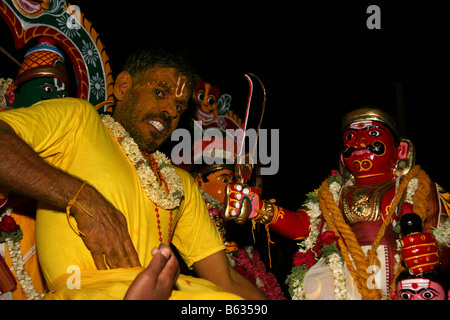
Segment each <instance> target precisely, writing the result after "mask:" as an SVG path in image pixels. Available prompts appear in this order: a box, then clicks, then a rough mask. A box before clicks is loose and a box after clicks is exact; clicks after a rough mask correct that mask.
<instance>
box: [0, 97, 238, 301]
mask: <svg viewBox="0 0 450 320" xmlns="http://www.w3.org/2000/svg"><path fill="white" fill-rule="evenodd" d="M0 120H3V121H5V122H7V123H8V124H9V125H10V126H11V127H12V128H13V129H14V130H15V132H16V133H17V134H18V135H19V136H20V137H21V138H22V139H23V140H24V141H25V142H26V143H27V144H28V145H30V146H31V147H32V148H33V149H34V150H35V151H36V152H37V153H38V154H39V155H40V156H41V157H42V158H43V159H44V160H45V161H47V162H48V163H50V164H51V165H53V166H56V167H58V168H60V169H62V170H64V171H66V172H69V173H70V174H71V175H74V176H77V177H79V178H80V179H82V180H84V181H87V182H88V183H89V184H91V185H92V186H94V187H95V188H96V189H97V190H99V192H100V193H102V195H103V196H104V197H105V198H106V199H107V200H109V201H110V202H111V203H113V204H114V205H115V206H116V208H117V209H118V210H120V211H121V212H122V213H123V214H124V215H125V217H126V219H127V223H128V230H129V233H130V236H131V239H132V241H133V244H134V246H135V248H136V251H137V253H138V256H139V260H140V262H141V265H142V266H144V267H145V266H148V264H149V263H150V261H151V259H152V255H151V250H152V249H153V248H155V247H158V246H159V236H158V231H157V230H158V229H157V228H158V225H157V222H156V221H157V219H156V212H155V205H154V204H153V202H151V201H150V200H149V199H148V197H147V195H146V194H145V191H144V190H143V188H142V187H141V183H140V180H139V177H138V175H137V173H136V170H135V168H134V167H133V165H132V163H131V161H130V160H129V159H128V157H127V156H126V154H125V153H124V152H123V150H122V147H121V146H120V144H119V143H118V142H117V141H116V140H115V139H114V138H113V136H112V135H111V133H110V132H109V131H108V129H107V128H106V127H105V126H104V125H103V123H102V121H101V119H100V116H99V115H98V113H97V111H96V110H95V109H94V107H93V106H92V105H91V104H89V103H88V102H87V101H84V100H80V99H73V98H63V99H55V100H47V101H41V102H38V103H36V104H35V105H33V106H31V107H28V108H19V109H15V110H11V111H8V112H2V113H1V114H0ZM176 172H177V174H178V175H179V176H180V178H181V182H182V183H183V186H184V194H185V195H184V199H183V201H182V202H181V205H180V206H179V207H178V208H177V209H176V210H173V213H172V219H173V221H172V225H173V226H175V227H174V230H173V237H172V243H173V244H174V245H175V246H176V248H177V249H178V251H179V252H180V255H181V257H182V258H183V260H184V261H185V262H186V264H187V265H188V267H191V266H192V264H193V263H195V262H197V261H200V260H202V259H204V258H206V257H208V256H209V255H211V254H213V253H216V252H218V251H221V250H225V246H224V245H223V242H222V240H221V238H220V235H219V233H218V231H217V229H216V227H215V226H214V224H213V223H212V221H211V219H210V218H209V214H208V211H207V209H206V206H205V204H204V201H203V199H202V197H201V195H200V192H199V191H198V189H197V187H196V185H195V183H194V181H193V179H192V177H191V176H190V175H189V174H188V173H187V172H185V171H183V170H180V169H176ZM158 213H159V215H160V218H159V219H160V226H161V232H162V236H161V237H162V239H163V242H164V243H167V242H168V233H169V232H168V228H169V212H167V211H166V210H163V209H161V208H158ZM71 219H73V218H72V217H71ZM71 223H72V224H73V225H76V222H75V220H74V219H73V221H71ZM36 243H37V251H38V253H39V262H40V264H41V268H42V271H43V274H44V277H45V280H46V282H47V285H48V287H49V288H50V290H51V292H50V293H49V294H48V295H47V298H62V299H122V298H123V297H124V295H125V292H126V290H127V288H128V287H129V285H130V284H131V282H132V281H133V279H134V278H135V277H136V275H137V274H138V273H139V272H140V271H141V270H142V269H139V268H133V269H117V270H105V271H97V270H96V267H95V264H94V261H93V259H92V256H91V254H90V252H89V250H88V249H87V248H86V246H85V245H84V242H83V240H82V238H81V237H80V236H79V235H77V234H76V233H75V232H74V231H73V230H72V228H71V227H70V225H69V223H68V221H67V217H66V215H65V212H63V211H54V210H52V209H50V208H48V207H46V205H44V204H39V207H38V212H37V219H36ZM71 270H79V271H80V284H79V285H80V289H76V288H73V289H71V288H72V286H68V285H67V280H68V279H69V280H70V277H71V276H72V275H73V276H75V274H74V273H72V271H71ZM178 282H179V290H176V291H174V293H173V295H172V297H171V298H173V299H194V298H195V297H198V298H199V299H215V298H217V299H234V298H239V297H237V296H235V295H232V294H228V293H225V292H223V291H222V290H221V289H220V288H218V287H216V286H215V285H213V284H212V283H210V282H208V281H206V280H203V279H196V278H191V277H188V278H186V277H185V276H180V280H179V281H178Z"/></svg>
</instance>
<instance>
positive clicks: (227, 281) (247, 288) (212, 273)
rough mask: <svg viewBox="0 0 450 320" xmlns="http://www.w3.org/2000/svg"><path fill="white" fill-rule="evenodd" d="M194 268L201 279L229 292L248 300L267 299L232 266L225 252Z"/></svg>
mask: <svg viewBox="0 0 450 320" xmlns="http://www.w3.org/2000/svg"><path fill="white" fill-rule="evenodd" d="M193 267H194V270H195V272H197V274H198V275H199V277H201V278H204V279H206V280H209V281H211V282H213V283H214V284H216V285H217V286H219V287H221V288H222V289H224V290H225V291H227V292H231V293H234V294H236V295H238V296H240V297H242V298H244V299H247V300H261V299H267V297H266V296H265V295H264V294H263V293H262V292H261V290H259V289H258V288H257V287H256V286H255V285H254V284H253V283H251V282H250V281H249V280H247V279H246V278H244V277H243V276H242V275H240V274H239V273H238V272H237V271H236V270H234V269H233V267H231V266H230V264H229V263H228V260H227V257H226V255H225V252H224V251H219V252H216V253H214V254H212V255H210V256H208V257H206V258H205V259H202V260H200V261H198V262H196V263H194V264H193Z"/></svg>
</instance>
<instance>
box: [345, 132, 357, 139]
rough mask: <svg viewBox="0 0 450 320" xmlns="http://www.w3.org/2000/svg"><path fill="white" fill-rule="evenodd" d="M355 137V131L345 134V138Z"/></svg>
mask: <svg viewBox="0 0 450 320" xmlns="http://www.w3.org/2000/svg"><path fill="white" fill-rule="evenodd" d="M354 137H355V134H354V133H353V132H347V133H346V134H345V136H344V138H345V140H347V141H348V140H352V139H353V138H354Z"/></svg>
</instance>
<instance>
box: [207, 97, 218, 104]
mask: <svg viewBox="0 0 450 320" xmlns="http://www.w3.org/2000/svg"><path fill="white" fill-rule="evenodd" d="M206 102H208V104H209V105H210V106H212V105H214V104H215V103H216V98H214V97H213V96H211V97H208V100H206Z"/></svg>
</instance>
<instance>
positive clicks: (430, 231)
mask: <svg viewBox="0 0 450 320" xmlns="http://www.w3.org/2000/svg"><path fill="white" fill-rule="evenodd" d="M342 130H343V135H342V138H343V148H342V152H341V157H340V170H339V171H333V172H332V173H331V174H330V176H329V177H327V178H326V179H325V180H324V181H323V183H322V185H321V186H320V188H319V189H317V190H315V191H314V192H311V193H309V194H307V200H306V201H305V203H304V205H303V207H302V208H301V209H299V210H298V211H297V212H292V211H289V210H287V209H285V208H282V207H279V206H277V205H275V204H274V203H273V202H270V201H267V200H263V199H261V196H260V195H259V193H258V192H257V190H256V189H254V188H252V187H250V186H246V185H240V184H230V185H228V186H227V207H226V212H225V215H226V216H227V218H229V219H235V220H236V221H245V220H246V219H254V220H255V221H257V222H259V223H263V224H266V225H268V226H269V227H270V229H271V230H274V231H276V232H278V233H279V234H281V235H282V236H285V237H287V238H289V239H296V240H303V241H301V242H300V243H299V250H298V252H297V253H296V254H295V255H294V257H293V264H294V267H293V269H292V272H291V274H290V275H289V276H288V278H287V280H286V283H287V284H288V285H289V288H290V293H291V296H292V298H293V299H388V298H390V295H391V292H394V291H395V290H396V288H395V285H396V281H395V280H396V279H397V278H398V277H399V274H401V273H402V271H403V270H405V265H406V268H407V269H408V270H414V272H415V273H416V274H417V275H421V274H424V273H426V272H430V271H437V270H439V268H440V271H443V270H444V269H446V267H447V256H448V253H447V249H446V246H447V245H448V243H449V242H450V237H449V235H450V229H449V227H450V223H449V222H448V220H447V216H448V211H447V210H448V208H447V206H446V204H447V200H448V193H446V192H445V191H444V190H443V189H442V188H441V187H440V186H439V185H437V184H436V183H433V182H431V180H430V178H429V177H428V175H427V174H426V173H425V172H424V170H422V169H421V168H420V166H419V165H415V163H414V158H415V152H414V146H413V144H412V143H411V141H409V140H408V139H404V138H401V137H400V136H399V134H398V130H397V125H396V123H395V122H394V121H393V119H392V118H391V117H390V116H389V115H388V114H387V113H385V112H383V111H382V110H379V109H373V108H362V109H358V110H354V111H352V112H350V113H348V114H347V115H346V116H345V117H344V119H343V121H342ZM243 199H246V200H243ZM244 203H246V205H243V204H244ZM249 204H251V205H249ZM412 212H414V213H416V214H417V215H418V216H419V217H420V220H421V224H422V231H421V232H418V233H417V234H416V235H414V237H413V238H407V236H405V237H402V236H401V235H400V233H399V221H400V219H401V217H402V216H403V215H405V214H408V213H412ZM411 239H412V240H411ZM398 240H399V241H398ZM402 241H403V242H402ZM408 241H414V243H413V244H411V245H408V243H409V242H408ZM398 243H404V245H398ZM422 248H426V250H425V251H422Z"/></svg>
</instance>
